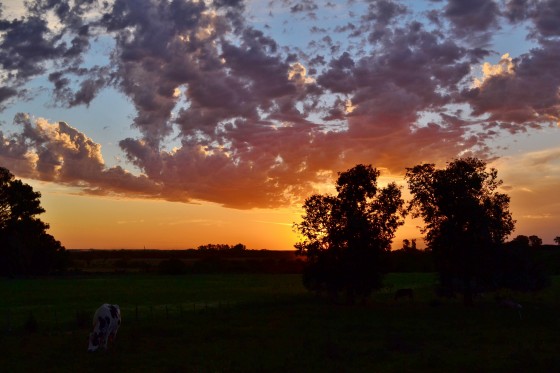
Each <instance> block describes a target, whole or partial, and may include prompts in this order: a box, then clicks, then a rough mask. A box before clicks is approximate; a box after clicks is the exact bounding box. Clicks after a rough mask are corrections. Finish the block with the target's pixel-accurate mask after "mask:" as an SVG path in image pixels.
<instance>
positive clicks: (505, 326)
mask: <svg viewBox="0 0 560 373" xmlns="http://www.w3.org/2000/svg"><path fill="white" fill-rule="evenodd" d="M555 280H557V279H555ZM387 282H388V283H391V284H393V286H394V287H395V288H399V287H413V288H415V291H416V294H418V295H417V297H416V299H415V300H414V301H412V302H409V301H399V302H395V301H393V300H392V298H391V293H390V291H386V292H383V291H382V292H380V293H378V294H377V295H376V296H375V297H374V299H373V301H372V302H371V303H370V304H367V305H365V306H341V305H329V304H325V303H324V302H323V301H322V300H320V299H317V298H314V297H313V296H309V295H308V294H307V293H306V292H305V291H304V289H302V287H301V285H300V279H299V276H288V275H287V276H267V275H227V276H226V275H224V276H217V275H216V276H193V277H191V276H184V277H177V278H172V277H162V278H160V277H142V276H139V277H135V276H127V277H112V278H99V279H82V280H43V281H41V280H31V281H30V280H25V281H22V280H18V281H12V282H9V281H8V282H1V283H0V290H1V294H8V295H7V297H6V299H8V300H9V303H5V304H11V308H12V310H13V311H12V312H21V313H25V312H26V311H29V310H35V312H40V310H41V309H49V307H51V308H54V307H59V308H60V309H64V308H65V307H66V309H76V307H79V308H87V307H92V308H91V309H95V307H96V306H98V305H99V304H100V303H102V302H105V301H109V302H113V301H115V299H118V301H115V302H116V303H118V302H120V304H121V305H123V306H124V308H125V311H126V312H124V311H123V326H122V328H121V330H120V331H119V335H118V337H117V343H116V344H115V345H114V346H113V348H112V349H110V350H109V351H107V352H105V353H96V354H88V353H87V352H86V347H87V340H86V339H87V334H88V332H89V329H87V328H78V327H77V326H74V325H72V320H71V319H72V315H71V312H69V311H68V312H66V313H65V312H62V311H61V312H60V316H59V319H60V320H59V325H58V326H56V325H55V326H54V327H53V326H52V325H50V324H49V323H48V320H47V319H45V320H44V321H41V320H39V318H38V317H37V319H38V324H39V330H38V331H37V332H35V333H29V332H26V331H25V330H24V329H22V328H21V327H19V328H17V327H14V328H13V330H12V331H11V332H3V333H0V351H2V354H0V366H1V367H3V368H2V371H6V372H29V371H61V372H64V371H73V372H75V371H99V370H106V369H111V370H118V371H124V372H138V371H146V372H183V371H185V372H255V371H266V372H286V371H290V372H315V371H320V372H330V371H334V372H340V371H346V372H372V371H383V372H403V371H418V372H422V371H425V372H433V371H454V372H471V371H472V372H506V371H507V372H511V371H514V372H515V371H519V372H528V371H539V372H542V371H560V357H557V353H556V351H557V350H558V348H559V347H560V336H559V335H558V333H556V330H558V326H559V325H558V321H557V319H558V313H557V311H558V307H557V306H558V302H557V298H556V296H557V290H558V289H559V288H560V286H558V285H559V284H558V282H557V281H554V284H553V287H551V288H550V289H548V290H547V292H545V293H544V294H543V295H541V296H540V297H539V298H536V299H533V298H530V297H527V298H525V299H524V300H523V303H524V308H523V312H522V314H521V316H522V317H521V318H520V316H519V314H518V313H517V312H516V311H513V310H510V309H501V308H497V307H496V306H495V305H494V303H493V301H491V300H486V299H483V300H479V302H478V304H477V306H476V307H474V308H471V309H465V308H464V307H463V306H462V305H461V304H460V302H459V301H448V302H443V303H441V304H439V303H438V304H437V306H436V303H435V302H433V297H432V296H431V290H430V289H431V286H432V284H433V276H431V275H419V274H408V275H391V276H389V277H388V279H387ZM8 290H9V291H8ZM7 291H8V292H7ZM88 294H89V295H90V297H89V298H88ZM103 294H105V296H106V297H108V298H111V299H101V298H103ZM97 297H99V299H98V298H97ZM90 298H94V299H90ZM194 301H197V302H199V304H200V305H202V304H204V303H206V304H208V306H200V307H198V308H195V309H193V308H188V309H187V306H186V305H187V304H189V302H194ZM163 304H166V305H177V304H184V306H183V307H184V308H183V312H175V313H173V312H168V313H162V312H161V311H162V309H161V308H159V309H158V312H159V313H156V312H155V311H154V312H153V313H151V314H141V315H140V317H138V319H136V316H135V307H136V305H138V306H139V307H142V309H143V310H147V309H148V308H149V307H153V306H155V305H160V306H161V305H163ZM41 307H46V308H41ZM6 308H7V307H6V306H4V305H3V306H2V307H1V308H0V312H2V310H4V311H5V310H6ZM92 312H93V311H92ZM65 314H68V315H67V316H65ZM0 315H1V314H0ZM14 317H15V316H14ZM14 317H13V318H14ZM42 323H43V324H44V326H42V325H43V324H42ZM14 324H15V322H14Z"/></svg>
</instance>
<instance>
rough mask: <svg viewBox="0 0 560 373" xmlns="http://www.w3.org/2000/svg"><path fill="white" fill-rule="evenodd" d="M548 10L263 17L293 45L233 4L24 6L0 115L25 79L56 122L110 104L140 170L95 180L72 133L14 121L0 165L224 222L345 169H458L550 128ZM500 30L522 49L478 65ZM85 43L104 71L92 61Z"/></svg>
mask: <svg viewBox="0 0 560 373" xmlns="http://www.w3.org/2000/svg"><path fill="white" fill-rule="evenodd" d="M556 4H557V2H555V1H553V0H546V1H541V2H536V1H532V0H511V1H507V2H497V1H491V0H476V1H458V0H448V1H442V2H431V3H430V6H429V7H428V8H427V9H426V11H424V10H422V11H420V12H418V11H417V10H415V8H414V7H413V6H412V5H411V3H410V2H401V1H391V0H380V1H371V2H368V3H367V4H363V3H357V2H346V3H344V6H342V5H341V4H328V5H327V6H325V7H320V6H319V3H318V2H316V1H303V2H302V1H299V2H297V1H292V0H282V1H280V2H277V4H276V5H277V6H279V7H280V8H282V9H284V10H285V11H284V12H283V13H282V14H281V15H279V16H278V17H280V19H282V20H285V21H286V22H287V23H288V24H289V22H293V19H294V18H297V19H300V20H301V18H302V17H304V18H305V20H306V21H305V22H306V24H305V26H306V27H307V29H308V30H310V31H309V35H300V36H301V38H302V39H305V40H309V42H307V41H306V42H303V43H299V44H298V43H296V44H298V45H297V46H294V45H289V44H287V43H288V39H287V38H286V36H285V35H284V34H282V33H281V32H280V31H279V30H274V29H272V27H270V26H269V28H266V27H264V26H263V27H259V26H262V25H260V24H259V22H260V21H259V20H257V21H254V20H253V18H252V17H251V15H250V14H249V13H248V10H247V9H246V8H245V2H243V1H240V0H215V1H183V0H172V1H155V0H114V1H109V2H92V1H73V2H69V1H63V0H52V1H48V2H44V1H29V2H26V3H25V6H24V7H23V11H22V14H23V15H22V16H21V17H19V18H16V19H8V18H6V17H4V18H2V17H3V15H0V47H1V48H0V74H1V75H2V77H3V79H4V81H5V82H6V84H5V85H4V86H3V87H2V88H0V110H3V109H4V108H6V107H9V106H10V105H12V104H13V103H14V102H17V101H18V100H20V99H22V98H25V97H29V95H30V94H29V92H31V89H32V87H31V86H32V85H30V84H29V81H30V80H32V79H34V78H37V77H42V78H45V79H44V80H45V81H48V82H49V84H51V86H49V88H50V89H51V91H52V98H53V101H54V104H56V105H60V106H63V107H75V106H88V105H89V104H90V103H91V102H92V101H93V100H95V98H96V97H97V96H98V95H99V94H100V92H102V91H103V90H104V89H106V88H107V87H111V88H116V89H118V90H119V91H120V92H121V93H122V94H124V95H125V96H126V97H127V98H128V100H129V101H130V102H131V103H132V105H133V107H134V109H135V115H134V117H133V118H132V119H131V123H130V125H131V126H132V127H134V128H135V129H137V130H138V131H139V133H140V135H139V136H137V137H131V136H132V135H127V136H125V137H124V138H120V139H116V141H118V144H119V146H120V149H121V150H122V153H123V155H124V159H126V161H127V162H128V164H130V165H133V166H134V167H135V169H137V170H140V172H139V173H138V174H132V173H130V172H127V171H125V169H123V168H121V167H112V168H111V167H108V166H107V165H106V164H105V162H104V160H103V157H102V149H101V147H100V145H99V144H97V143H95V142H94V141H93V140H91V139H90V138H89V137H88V136H87V135H86V134H84V133H81V132H79V131H78V130H77V129H75V128H73V127H72V126H71V125H69V124H67V123H65V122H58V123H48V122H47V121H45V120H43V119H40V118H38V119H33V118H32V117H30V116H28V115H24V114H19V115H17V116H16V118H15V121H14V123H15V126H16V131H15V132H13V133H11V134H8V133H4V132H2V133H0V137H1V139H0V140H1V141H2V142H1V143H0V157H2V158H1V160H2V162H4V163H5V164H10V166H11V167H12V168H14V169H13V170H12V171H13V172H15V173H16V174H18V175H19V176H25V177H30V178H37V179H41V180H49V181H53V182H59V183H64V184H68V185H74V186H79V187H81V188H82V190H83V191H84V193H91V194H124V195H134V196H142V197H147V198H163V199H168V200H173V201H182V202H192V201H196V200H205V201H211V202H216V203H219V204H222V205H224V206H228V207H234V208H257V207H277V206H282V205H290V204H293V203H294V202H301V200H302V199H303V198H305V197H306V196H308V195H309V193H312V192H313V191H314V190H315V187H316V186H317V185H319V184H320V183H322V182H324V181H328V180H329V178H330V177H332V176H333V175H335V174H336V172H338V171H341V170H344V169H347V168H349V167H351V166H353V165H354V164H355V163H372V164H373V165H374V166H377V167H381V168H383V169H384V170H386V171H387V172H390V173H393V174H402V172H403V171H404V169H405V167H410V166H413V165H414V164H417V163H420V162H443V161H445V160H449V159H450V158H452V157H455V156H458V155H468V154H470V155H478V156H481V157H484V158H487V159H491V158H492V157H494V154H493V153H492V151H491V150H490V149H489V146H488V144H489V141H491V140H492V139H494V138H496V137H497V136H499V134H500V133H502V132H503V131H509V132H511V133H518V132H526V131H533V130H538V129H540V128H542V127H545V126H549V125H551V123H556V122H558V120H559V119H558V117H559V112H560V103H559V100H560V96H559V88H560V67H559V65H558V63H557V61H558V60H560V43H559V42H558V40H557V36H558V26H557V25H556V23H554V22H551V20H552V19H554V18H555V15H556V14H557V11H558V5H556ZM268 6H269V7H274V6H275V5H274V4H273V2H270V3H269V4H268ZM274 9H275V10H276V8H274ZM356 14H360V16H356ZM282 17H284V18H282ZM556 18H557V17H556ZM270 21H274V19H270ZM350 21H351V22H350ZM267 22H268V20H267ZM331 22H332V24H331ZM504 22H510V23H512V24H514V25H518V26H524V25H527V24H528V25H530V28H531V30H530V34H528V35H527V36H528V37H530V38H532V39H531V40H533V42H534V46H535V47H534V48H533V49H532V50H530V51H528V52H527V53H524V54H522V55H520V56H510V55H508V54H503V56H502V59H501V61H500V62H498V63H497V64H492V63H490V62H488V61H486V60H487V59H488V58H489V57H491V56H493V55H494V54H495V52H494V51H492V50H491V48H490V46H489V43H490V41H491V40H492V37H494V36H495V33H496V31H497V30H499V29H500V27H502V25H503V24H504ZM271 24H272V25H274V23H272V22H271ZM435 26H437V27H435ZM274 27H276V26H274ZM286 27H287V26H286ZM287 29H288V28H287ZM298 41H299V40H298ZM100 43H101V44H103V45H104V46H105V47H106V48H108V49H109V51H108V52H107V55H108V56H109V57H108V59H109V61H108V62H107V61H106V59H105V60H104V59H102V58H99V59H95V58H92V55H93V54H94V53H93V52H94V50H92V48H94V47H96V46H97V47H99V44H100ZM306 44H307V46H308V47H309V48H307V49H306V50H303V49H304V48H303V47H302V46H301V45H306ZM506 52H507V51H503V52H502V53H506ZM480 67H481V68H482V72H483V75H482V76H481V77H477V79H478V80H476V81H475V80H474V78H475V77H474V74H473V69H474V68H480ZM473 82H475V84H474V85H473ZM170 144H173V146H174V148H173V150H168V149H169V148H170V147H171V146H169V145H170Z"/></svg>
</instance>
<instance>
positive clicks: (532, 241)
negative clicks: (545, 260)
mask: <svg viewBox="0 0 560 373" xmlns="http://www.w3.org/2000/svg"><path fill="white" fill-rule="evenodd" d="M529 246H531V247H532V248H533V249H538V248H539V247H541V246H542V238H540V237H539V236H529Z"/></svg>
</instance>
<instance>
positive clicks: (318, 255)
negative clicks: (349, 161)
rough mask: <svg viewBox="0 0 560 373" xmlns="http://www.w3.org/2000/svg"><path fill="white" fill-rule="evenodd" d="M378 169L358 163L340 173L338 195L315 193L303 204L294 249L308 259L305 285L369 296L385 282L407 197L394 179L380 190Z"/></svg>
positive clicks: (351, 298)
mask: <svg viewBox="0 0 560 373" xmlns="http://www.w3.org/2000/svg"><path fill="white" fill-rule="evenodd" d="M378 177H379V171H378V170H377V169H375V168H373V167H372V166H371V165H367V166H366V165H362V164H359V165H357V166H355V167H353V168H351V169H349V170H347V171H345V172H342V173H339V177H338V180H337V181H336V191H337V192H338V194H337V195H336V196H332V195H313V196H311V197H309V198H308V199H307V200H306V201H305V203H304V205H303V209H304V215H303V216H302V219H303V220H302V222H301V223H296V224H294V227H295V229H296V231H298V232H299V233H300V234H301V237H302V239H301V241H300V242H298V243H297V244H296V245H295V247H296V249H297V252H298V254H300V255H303V256H306V257H307V265H306V268H305V270H304V276H303V280H304V285H305V286H306V287H307V288H308V289H310V290H312V291H317V292H326V293H328V294H329V295H330V296H332V297H338V295H340V294H345V295H346V297H347V300H348V301H350V302H353V301H354V300H355V299H356V298H361V299H365V297H367V296H369V294H370V293H371V291H372V290H375V289H377V288H379V287H380V286H381V284H382V276H383V273H384V271H385V266H384V263H383V261H384V259H385V258H384V254H385V253H386V252H387V251H388V250H390V245H391V241H392V239H393V237H394V234H395V231H396V229H397V228H398V227H399V226H400V225H402V224H403V219H402V218H403V217H404V213H405V212H404V209H403V205H404V201H403V200H402V198H401V190H400V188H399V187H398V186H397V185H396V184H394V183H391V184H389V185H388V186H387V187H385V188H379V187H378V185H377V178H378Z"/></svg>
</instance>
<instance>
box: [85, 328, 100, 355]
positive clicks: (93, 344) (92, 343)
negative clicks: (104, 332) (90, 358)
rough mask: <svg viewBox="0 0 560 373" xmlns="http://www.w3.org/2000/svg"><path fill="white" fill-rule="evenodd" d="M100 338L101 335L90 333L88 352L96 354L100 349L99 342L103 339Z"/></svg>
mask: <svg viewBox="0 0 560 373" xmlns="http://www.w3.org/2000/svg"><path fill="white" fill-rule="evenodd" d="M100 337H101V336H100V335H99V333H96V332H92V333H89V346H88V352H94V351H96V350H97V349H98V348H99V342H100V339H101V338H100Z"/></svg>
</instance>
